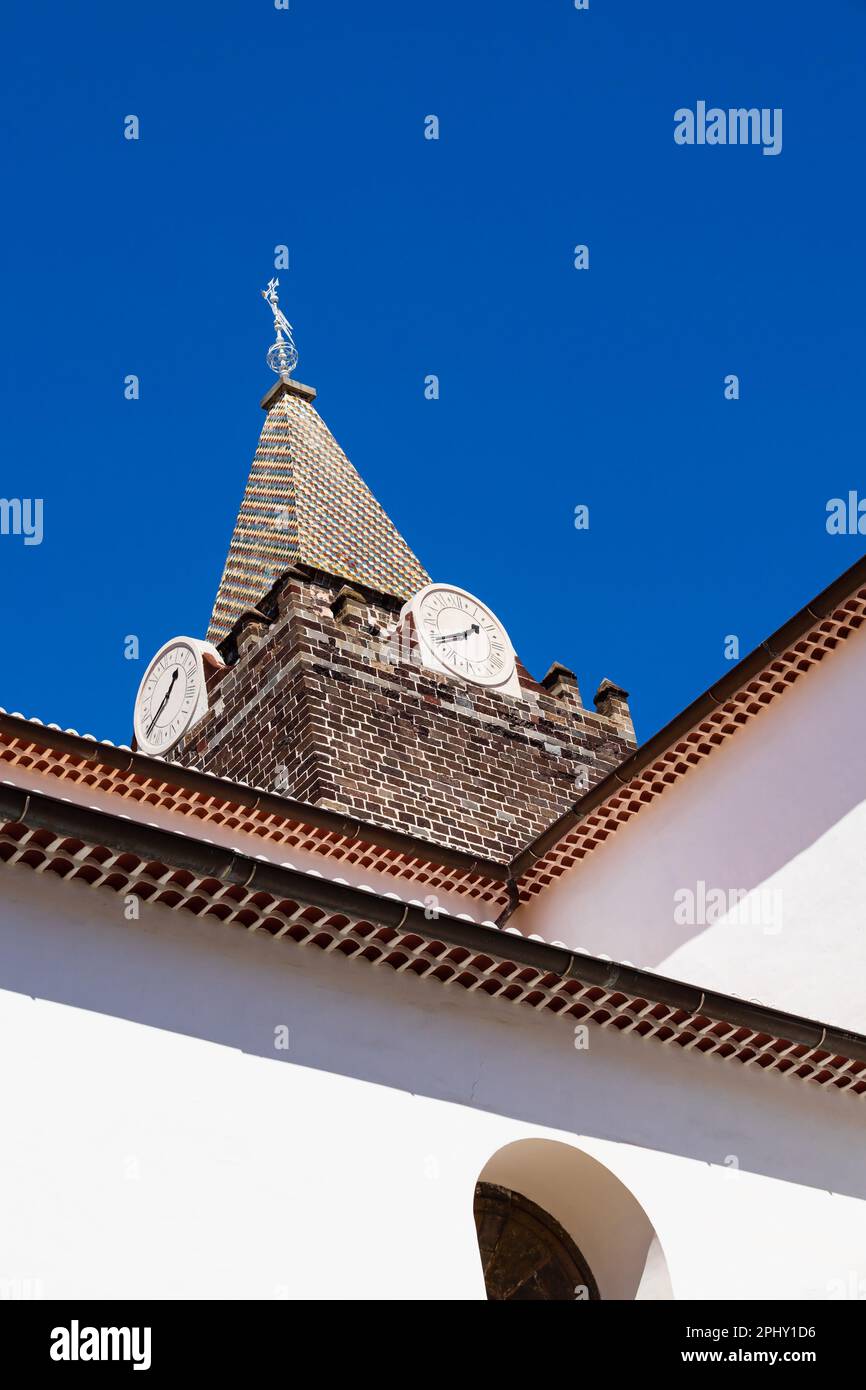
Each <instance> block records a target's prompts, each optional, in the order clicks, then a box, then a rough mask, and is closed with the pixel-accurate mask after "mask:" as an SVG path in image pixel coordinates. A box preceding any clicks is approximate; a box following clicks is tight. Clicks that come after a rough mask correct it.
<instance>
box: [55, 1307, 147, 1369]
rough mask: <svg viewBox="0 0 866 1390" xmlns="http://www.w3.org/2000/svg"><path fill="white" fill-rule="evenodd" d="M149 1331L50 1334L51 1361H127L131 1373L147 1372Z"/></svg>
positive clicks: (73, 1328) (74, 1325)
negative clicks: (130, 1364)
mask: <svg viewBox="0 0 866 1390" xmlns="http://www.w3.org/2000/svg"><path fill="white" fill-rule="evenodd" d="M150 1334H151V1329H150V1328H149V1327H82V1326H81V1325H80V1324H79V1322H78V1319H77V1318H73V1319H72V1322H71V1323H70V1325H69V1327H55V1328H52V1331H51V1360H52V1361H131V1362H132V1369H133V1370H134V1371H149V1370H150Z"/></svg>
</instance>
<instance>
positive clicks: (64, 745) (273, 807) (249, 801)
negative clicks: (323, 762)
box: [0, 712, 510, 883]
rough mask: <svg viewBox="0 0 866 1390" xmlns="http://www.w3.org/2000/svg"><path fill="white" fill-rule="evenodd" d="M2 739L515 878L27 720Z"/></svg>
mask: <svg viewBox="0 0 866 1390" xmlns="http://www.w3.org/2000/svg"><path fill="white" fill-rule="evenodd" d="M0 734H9V735H10V736H11V737H13V738H18V739H26V740H27V741H28V742H29V743H33V744H36V746H37V747H45V748H52V749H55V748H56V749H60V750H62V751H63V752H64V753H72V754H74V755H75V756H76V757H80V758H84V759H85V760H86V761H87V762H99V763H103V764H105V766H107V767H115V768H118V769H119V771H121V772H131V773H134V774H135V775H136V776H138V777H145V778H148V779H149V780H151V781H154V782H162V783H163V784H165V785H167V786H176V787H182V788H184V789H185V790H188V791H192V792H201V794H202V795H203V796H213V797H216V798H218V799H222V800H225V801H229V802H232V803H234V804H235V805H237V806H246V807H248V808H249V810H251V811H256V810H257V811H265V812H269V813H270V814H272V815H277V816H285V817H287V818H288V819H291V820H297V821H299V822H300V823H301V824H302V825H310V826H314V827H315V828H316V829H318V830H330V831H333V832H334V834H336V835H342V836H347V837H348V838H349V839H352V840H362V841H363V842H364V843H365V844H371V845H375V846H377V847H379V848H382V849H392V850H395V851H396V852H397V853H399V854H405V855H407V856H409V857H411V858H413V859H421V860H423V861H424V862H425V863H428V864H437V865H441V866H442V867H444V868H450V869H463V870H464V871H465V872H466V873H475V874H480V875H481V876H482V877H484V878H489V879H493V880H494V881H496V882H499V883H505V882H506V881H507V880H508V878H509V877H510V875H509V871H508V865H507V864H504V863H500V862H498V861H497V860H494V859H482V858H479V856H478V855H475V854H467V853H466V852H465V851H463V850H459V849H450V848H449V847H448V846H446V845H437V844H434V843H433V842H432V841H431V840H422V839H421V838H420V837H419V836H417V835H406V834H404V833H403V832H402V831H399V830H389V829H387V828H386V827H385V826H380V825H375V824H374V823H373V822H371V821H362V820H356V819H355V818H354V817H352V816H346V815H344V814H343V813H342V812H340V811H329V810H327V809H326V808H325V807H321V806H313V805H310V803H309V802H306V801H293V800H292V799H291V798H290V797H286V796H278V795H277V794H276V793H275V792H266V791H262V790H260V789H259V788H258V787H251V786H248V785H247V784H246V783H240V782H231V781H229V780H228V779H227V778H225V777H213V776H211V775H210V773H207V772H198V771H197V770H196V769H195V768H191V767H184V766H183V765H182V764H181V763H170V762H165V761H164V760H163V759H161V758H151V757H148V756H147V754H145V753H134V752H132V750H131V749H129V748H121V747H119V746H118V745H117V744H111V743H99V742H98V741H97V740H95V739H89V738H84V737H83V736H82V735H81V734H74V733H69V732H67V731H64V730H62V729H51V728H49V727H48V726H47V725H46V724H34V723H32V722H31V720H29V719H25V718H24V717H23V716H19V715H14V714H6V713H5V712H0Z"/></svg>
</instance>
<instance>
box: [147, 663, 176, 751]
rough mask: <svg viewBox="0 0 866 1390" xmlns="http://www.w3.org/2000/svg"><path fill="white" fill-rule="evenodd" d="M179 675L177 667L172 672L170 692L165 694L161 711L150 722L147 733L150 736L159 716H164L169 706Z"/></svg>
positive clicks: (169, 684)
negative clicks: (169, 698) (170, 696)
mask: <svg viewBox="0 0 866 1390" xmlns="http://www.w3.org/2000/svg"><path fill="white" fill-rule="evenodd" d="M177 675H178V668H177V667H176V666H175V668H174V671H173V672H172V676H171V680H170V681H169V683H168V690H167V691H166V692H165V695H164V696H163V698H162V704H161V705H160V707H159V709H158V710H157V711H156V714H155V715H154V716H153V718H152V719H151V721H150V725H149V726H148V730H147V732H148V733H149V734H151V733H153V726H154V724H155V723H156V721H157V719H158V718H159V716H160V715H161V714H162V712H163V710H164V709H165V707H166V705H167V704H168V697H169V695H170V694H171V692H172V690H173V689H174V683H175V681H176V680H177Z"/></svg>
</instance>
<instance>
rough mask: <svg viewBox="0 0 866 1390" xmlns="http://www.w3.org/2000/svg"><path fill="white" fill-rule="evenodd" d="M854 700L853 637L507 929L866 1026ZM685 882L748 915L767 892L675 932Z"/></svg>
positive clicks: (861, 786) (861, 646)
mask: <svg viewBox="0 0 866 1390" xmlns="http://www.w3.org/2000/svg"><path fill="white" fill-rule="evenodd" d="M864 709H866V632H862V631H861V632H860V633H857V634H855V635H854V636H853V637H851V638H849V639H848V641H847V642H844V643H842V644H841V646H840V647H839V648H837V650H836V651H835V652H834V653H832V654H831V655H829V656H827V657H826V658H825V659H824V661H823V662H822V663H821V665H820V666H818V667H816V668H813V669H812V670H811V671H809V672H808V673H806V674H805V675H803V676H801V678H800V679H799V680H798V681H797V683H796V685H794V686H793V687H792V688H791V689H789V690H788V691H787V692H786V693H785V694H784V695H783V696H782V697H781V698H780V699H777V700H776V701H774V703H773V704H772V705H770V706H768V707H767V708H766V709H765V710H764V711H762V713H761V714H759V715H758V716H757V717H756V718H755V719H753V720H752V721H751V722H750V723H749V724H747V725H746V726H745V727H744V728H742V729H741V730H740V731H739V732H738V733H737V734H735V735H734V736H733V737H732V738H731V739H729V740H728V741H727V742H726V743H725V744H723V745H722V746H721V747H720V748H718V749H717V750H716V751H715V752H713V753H712V754H711V755H710V756H709V757H708V758H707V759H705V760H704V761H703V762H701V763H700V764H698V765H697V766H696V767H694V768H692V770H691V771H690V772H688V773H687V774H686V775H685V777H683V778H681V779H680V781H679V782H677V783H675V784H673V785H672V786H671V787H670V788H669V789H668V790H667V791H665V792H664V793H663V794H662V796H660V797H658V798H657V799H656V800H655V801H653V802H651V803H650V804H649V805H647V806H646V807H645V808H644V809H643V810H641V811H640V813H639V814H638V815H637V816H636V817H634V818H633V819H632V820H631V821H630V822H628V823H627V824H626V825H625V826H624V827H623V828H622V829H620V830H619V831H617V832H616V833H615V834H614V835H613V836H612V837H611V839H610V840H608V841H607V842H606V843H605V844H603V845H602V846H601V847H600V848H599V849H597V850H595V851H593V853H592V854H590V855H589V856H588V857H587V858H586V859H585V860H583V861H581V862H580V863H579V864H578V865H576V866H575V867H574V868H573V869H571V870H570V871H569V872H568V873H567V874H566V875H564V876H563V877H562V878H561V879H559V880H558V881H557V882H556V883H554V884H553V885H552V886H551V887H550V888H549V889H548V890H547V891H546V892H545V893H544V894H542V895H541V896H539V897H538V898H536V899H535V901H534V902H533V903H532V904H531V905H530V906H528V907H526V908H523V909H521V910H520V911H519V912H518V913H516V914H515V915H514V917H513V918H512V924H513V925H515V926H517V927H519V928H520V930H521V931H523V932H527V933H531V932H537V933H538V934H539V935H540V936H542V937H543V938H545V939H547V940H561V941H563V942H565V943H566V944H567V945H570V946H576V947H583V948H584V949H586V950H589V951H590V952H593V953H602V952H603V953H607V954H608V955H610V956H612V957H613V958H614V959H615V960H628V961H631V962H633V963H634V964H635V965H641V966H649V967H651V968H653V969H656V970H658V971H660V972H661V973H663V974H669V975H673V976H676V977H677V978H679V979H683V980H688V981H690V982H692V983H694V984H698V985H701V986H704V987H707V988H715V989H720V990H723V991H728V992H731V993H736V994H739V995H741V996H743V997H750V998H756V999H760V1000H761V1001H762V1002H764V1003H769V1004H774V1005H777V1006H778V1007H781V1008H785V1009H788V1010H790V1011H792V1012H795V1013H802V1014H807V1015H809V1016H812V1017H815V1018H818V1019H820V1020H822V1021H824V1022H829V1023H834V1024H838V1025H843V1026H846V1027H849V1028H852V1029H855V1030H858V1031H866V989H864V987H863V981H864V978H866V734H864ZM699 881H703V882H704V883H705V884H706V885H707V886H708V887H712V888H722V889H724V890H725V891H726V892H729V891H730V890H746V891H747V892H748V893H749V895H750V897H749V899H748V900H747V902H748V904H749V907H748V908H747V910H748V911H749V912H750V908H751V905H752V904H756V903H760V901H761V899H760V897H759V896H758V895H760V894H761V893H762V892H763V893H765V894H771V893H772V894H775V895H777V896H776V897H775V898H774V899H766V900H765V901H766V903H767V906H768V907H769V908H770V909H771V910H770V912H769V913H765V914H764V920H763V921H757V923H756V925H751V922H750V920H746V921H740V922H738V921H736V920H732V918H731V915H730V914H727V915H726V916H725V917H722V918H721V919H720V920H718V921H716V922H714V923H710V924H707V925H701V924H696V925H679V924H678V923H677V922H676V921H675V917H674V912H675V897H674V895H675V893H676V892H677V891H678V890H679V889H683V888H690V889H692V890H694V889H695V888H696V885H697V884H698V882H699ZM774 905H777V906H778V908H779V910H780V915H779V916H777V915H776V913H775V912H774V911H773V910H772V909H773V907H774ZM750 915H751V914H750Z"/></svg>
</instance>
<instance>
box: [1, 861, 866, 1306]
mask: <svg viewBox="0 0 866 1390" xmlns="http://www.w3.org/2000/svg"><path fill="white" fill-rule="evenodd" d="M122 901H123V900H122V898H115V897H114V896H112V895H111V894H109V893H105V892H100V891H98V890H90V889H87V888H85V887H84V886H82V885H77V884H63V883H61V882H59V881H58V880H56V879H52V877H51V876H50V875H44V876H40V875H36V874H33V873H32V872H30V871H28V870H26V869H22V868H16V869H9V868H0V1057H2V1081H0V1129H2V1135H3V1142H2V1145H0V1288H2V1289H6V1290H11V1291H13V1292H14V1290H15V1288H16V1287H18V1288H19V1289H26V1288H27V1287H29V1288H30V1289H33V1288H34V1287H35V1288H39V1289H41V1291H42V1293H43V1294H44V1296H45V1297H58V1298H63V1297H67V1296H74V1297H77V1298H84V1297H94V1298H99V1297H109V1296H116V1297H123V1298H127V1297H139V1296H140V1297H147V1296H157V1297H167V1298H174V1297H229V1298H272V1297H313V1298H365V1297H368V1298H394V1299H402V1298H407V1297H408V1298H464V1299H479V1298H483V1296H484V1290H483V1281H482V1277H481V1270H480V1265H479V1259H478V1253H477V1246H476V1242H475V1233H474V1226H473V1221H472V1196H473V1189H474V1184H475V1181H476V1179H477V1178H478V1176H479V1175H480V1174H481V1172H482V1170H484V1169H485V1168H487V1175H488V1176H490V1175H493V1176H494V1178H495V1175H496V1174H497V1173H500V1174H502V1173H505V1174H506V1176H507V1173H508V1171H509V1170H508V1168H507V1164H508V1163H510V1162H512V1159H513V1156H514V1154H515V1152H519V1153H520V1154H522V1155H523V1156H522V1157H521V1158H520V1161H521V1162H523V1163H526V1162H527V1159H526V1156H525V1150H519V1151H516V1150H511V1151H510V1153H508V1152H504V1151H506V1146H509V1145H516V1144H518V1143H519V1141H526V1140H533V1139H534V1140H544V1139H548V1140H550V1141H554V1142H555V1143H556V1144H559V1145H562V1144H564V1145H566V1146H570V1147H571V1148H572V1149H574V1151H575V1158H576V1163H577V1166H578V1167H580V1169H581V1172H582V1173H584V1174H587V1175H588V1176H587V1177H586V1181H585V1182H584V1181H583V1179H581V1178H580V1176H579V1175H575V1176H573V1175H572V1169H571V1167H570V1165H568V1164H566V1165H565V1166H564V1167H562V1168H561V1170H559V1171H561V1174H562V1177H561V1181H560V1182H559V1185H558V1186H557V1181H556V1176H555V1174H554V1175H551V1171H550V1168H548V1169H546V1170H544V1171H542V1170H541V1168H538V1169H537V1170H536V1169H532V1171H530V1170H528V1169H527V1182H530V1181H538V1182H545V1183H547V1185H548V1190H547V1195H546V1196H545V1200H546V1201H547V1202H548V1205H549V1207H550V1208H551V1209H552V1210H553V1214H554V1215H555V1216H557V1217H558V1218H559V1219H560V1220H561V1221H562V1222H563V1224H565V1225H567V1227H568V1229H569V1230H571V1232H572V1234H573V1235H574V1236H575V1238H576V1239H577V1241H578V1244H580V1245H581V1247H582V1248H583V1251H584V1254H585V1255H586V1257H587V1259H588V1260H589V1262H590V1265H591V1266H592V1267H593V1270H594V1272H595V1274H596V1277H597V1278H598V1280H599V1283H600V1285H601V1288H602V1293H603V1294H605V1295H606V1296H608V1297H612V1296H629V1297H633V1296H634V1290H635V1289H636V1287H637V1284H638V1283H639V1282H640V1280H641V1279H642V1278H643V1279H644V1285H643V1288H642V1291H641V1296H664V1289H663V1286H664V1284H665V1281H666V1278H667V1277H669V1279H670V1284H671V1287H672V1290H673V1294H674V1296H675V1297H697V1298H712V1297H726V1296H731V1297H745V1298H752V1297H763V1296H767V1295H769V1296H771V1297H775V1298H794V1297H807V1298H825V1297H828V1296H834V1295H838V1294H839V1293H841V1292H844V1291H845V1289H846V1288H847V1289H849V1290H850V1289H855V1290H856V1289H857V1288H859V1281H860V1280H863V1281H864V1283H863V1290H864V1292H866V1206H864V1203H863V1200H862V1199H863V1196H864V1187H866V1176H864V1170H863V1165H862V1161H861V1153H862V1124H863V1113H864V1112H863V1109H862V1105H861V1104H860V1103H858V1102H857V1101H855V1100H852V1099H850V1098H846V1097H844V1096H839V1095H830V1094H826V1093H824V1092H818V1093H816V1092H815V1091H811V1090H809V1089H808V1088H807V1087H804V1086H802V1085H798V1084H796V1083H794V1082H790V1081H785V1080H784V1079H782V1078H779V1077H770V1076H764V1075H762V1074H760V1073H758V1072H746V1071H743V1070H742V1069H741V1068H739V1067H738V1066H736V1065H732V1064H726V1063H724V1062H722V1061H719V1060H714V1059H709V1058H705V1057H701V1056H698V1055H696V1054H693V1053H692V1054H688V1055H685V1054H682V1053H681V1052H677V1051H674V1050H671V1049H665V1048H663V1047H661V1046H659V1045H657V1044H654V1043H652V1042H642V1041H640V1040H638V1039H635V1038H631V1037H620V1036H618V1035H611V1034H608V1033H607V1032H604V1031H602V1030H593V1031H592V1033H591V1038H590V1046H589V1049H588V1050H587V1051H583V1052H581V1051H576V1050H575V1048H574V1046H573V1036H572V1029H571V1027H570V1025H569V1024H568V1023H567V1022H565V1021H563V1020H560V1019H556V1018H553V1017H550V1016H546V1017H545V1016H542V1015H539V1014H536V1013H533V1012H532V1011H531V1010H528V1009H521V1008H518V1007H515V1006H510V1005H507V1004H504V1003H491V1001H489V1000H488V999H486V998H484V997H482V996H480V995H467V994H465V993H463V992H459V991H457V990H446V989H444V988H442V987H441V986H439V985H436V984H434V983H431V982H425V981H420V980H417V979H415V978H414V977H411V976H408V975H402V976H395V975H394V974H393V973H391V972H390V971H387V970H374V969H373V968H371V967H369V966H367V965H365V964H362V963H360V962H351V961H346V960H344V959H342V958H340V957H338V956H335V955H329V956H324V955H322V954H321V953H319V952H318V951H316V950H314V949H312V948H299V947H297V946H295V945H293V944H292V943H290V942H288V941H283V942H277V943H275V942H272V941H270V940H268V939H266V938H264V937H259V936H257V935H254V936H249V935H248V934H247V933H245V932H243V931H241V930H239V929H236V928H227V927H225V926H222V925H220V924H218V923H217V922H215V921H214V920H206V921H197V920H195V919H193V918H191V917H188V916H185V915H183V914H178V915H175V914H172V913H170V912H169V911H168V910H167V909H161V908H153V909H145V912H144V916H143V918H142V920H141V921H140V922H137V923H132V922H126V921H124V919H123V915H122ZM280 1025H286V1026H287V1027H288V1028H289V1031H290V1050H289V1052H288V1053H281V1052H276V1051H275V1050H274V1046H273V1039H274V1030H275V1028H278V1027H279V1026H280ZM545 1152H547V1150H545ZM556 1154H557V1157H556V1161H557V1162H561V1155H560V1154H559V1150H557V1151H556ZM503 1155H504V1156H503ZM583 1155H586V1156H587V1157H586V1158H584V1157H583ZM497 1156H498V1157H497ZM590 1160H595V1161H596V1163H597V1164H599V1165H602V1167H601V1168H598V1169H596V1168H592V1172H590V1167H591V1165H590V1162H589V1161H590ZM735 1164H736V1165H737V1166H738V1171H735V1168H734V1165H735ZM726 1165H727V1166H726ZM593 1173H594V1174H595V1176H594V1177H593V1176H592V1174H593ZM611 1175H612V1176H611ZM536 1190H537V1191H538V1189H536ZM529 1195H532V1194H531V1193H530V1194H529ZM636 1203H637V1204H639V1205H640V1208H642V1210H643V1213H645V1217H644V1216H643V1215H641V1213H640V1212H637V1216H636V1215H635V1212H636V1210H637V1208H636V1206H635V1204H636ZM602 1218H606V1219H602ZM629 1223H631V1224H629ZM638 1228H639V1229H638ZM653 1230H654V1231H655V1232H656V1234H657V1237H658V1243H659V1246H660V1249H661V1251H662V1252H663V1255H664V1261H663V1262H662V1270H661V1276H660V1275H659V1270H658V1266H659V1261H658V1253H657V1250H654V1251H653V1252H652V1254H651V1258H650V1262H649V1264H650V1267H649V1268H648V1269H647V1270H646V1271H644V1270H643V1269H642V1267H641V1266H642V1262H645V1255H646V1251H645V1249H644V1246H645V1245H646V1242H647V1240H648V1239H649V1237H650V1236H651V1233H652V1231H653ZM612 1243H613V1244H615V1246H616V1249H617V1250H618V1251H619V1252H620V1253H621V1258H620V1259H619V1260H617V1261H611V1260H610V1258H608V1257H606V1255H605V1250H606V1247H608V1246H610V1245H611V1244H612ZM665 1262H666V1268H665ZM28 1281H30V1283H29V1284H28ZM34 1281H38V1282H34ZM660 1290H661V1292H660Z"/></svg>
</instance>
